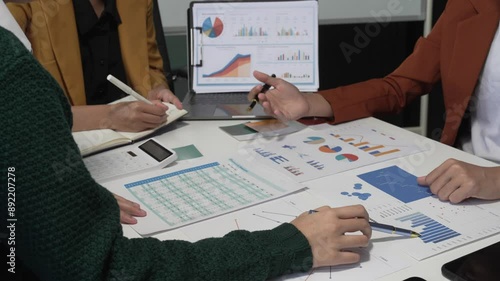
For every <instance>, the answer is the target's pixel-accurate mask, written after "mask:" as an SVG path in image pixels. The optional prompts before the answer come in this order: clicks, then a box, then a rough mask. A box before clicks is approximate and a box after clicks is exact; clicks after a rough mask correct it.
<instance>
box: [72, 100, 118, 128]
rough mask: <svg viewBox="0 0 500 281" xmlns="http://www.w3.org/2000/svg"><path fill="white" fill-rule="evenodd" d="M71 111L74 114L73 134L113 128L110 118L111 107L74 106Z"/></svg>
mask: <svg viewBox="0 0 500 281" xmlns="http://www.w3.org/2000/svg"><path fill="white" fill-rule="evenodd" d="M71 111H72V112H73V128H72V131H73V132H78V131H87V130H96V129H112V128H113V124H112V122H111V119H110V118H109V115H110V112H111V106H110V105H84V106H72V107H71Z"/></svg>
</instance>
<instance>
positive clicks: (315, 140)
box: [304, 137, 325, 144]
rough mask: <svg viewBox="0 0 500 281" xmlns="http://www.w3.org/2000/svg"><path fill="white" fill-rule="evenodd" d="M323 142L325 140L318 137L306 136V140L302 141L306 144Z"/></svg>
mask: <svg viewBox="0 0 500 281" xmlns="http://www.w3.org/2000/svg"><path fill="white" fill-rule="evenodd" d="M324 142H325V139H324V138H320V137H308V138H307V140H305V141H304V143H307V144H320V143H324Z"/></svg>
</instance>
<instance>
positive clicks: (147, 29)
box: [7, 0, 168, 105]
mask: <svg viewBox="0 0 500 281" xmlns="http://www.w3.org/2000/svg"><path fill="white" fill-rule="evenodd" d="M7 5H8V7H9V9H10V11H11V12H12V14H13V15H14V17H15V18H16V20H17V22H18V23H19V25H21V28H22V29H23V30H24V32H25V33H26V35H27V37H28V39H29V40H30V42H31V45H32V48H33V55H34V56H35V57H36V58H37V59H38V61H39V62H40V63H41V64H42V65H43V66H44V67H45V69H47V70H48V71H49V72H50V73H51V74H52V76H53V77H54V78H55V79H56V80H57V82H59V85H61V87H62V88H63V90H64V92H65V94H66V96H67V97H68V99H69V101H70V103H71V104H72V105H85V104H86V99H85V88H84V82H83V71H82V62H81V56H80V44H79V40H78V31H77V28H76V21H75V12H74V9H73V2H72V0H35V1H33V2H30V3H27V4H13V3H10V4H7ZM116 5H117V9H118V13H119V14H120V18H121V20H122V23H121V24H120V25H119V27H118V34H119V38H120V46H121V52H122V57H123V64H124V66H125V73H126V75H127V80H128V81H127V82H128V84H129V86H131V87H132V88H133V89H135V90H136V91H137V92H139V93H141V94H142V95H147V93H148V92H149V91H150V90H151V89H152V88H154V87H156V86H158V85H160V84H161V85H165V86H167V82H166V79H165V76H164V73H163V61H162V58H161V55H160V53H159V51H158V47H157V44H156V37H155V29H154V24H153V3H152V1H151V0H117V1H116ZM167 87H168V86H167Z"/></svg>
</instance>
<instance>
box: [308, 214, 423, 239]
mask: <svg viewBox="0 0 500 281" xmlns="http://www.w3.org/2000/svg"><path fill="white" fill-rule="evenodd" d="M317 212H318V211H316V210H309V214H313V213H317ZM369 223H370V226H371V227H372V229H373V230H376V231H380V232H385V233H389V234H398V235H401V236H407V237H411V238H415V237H420V236H421V235H420V234H419V233H417V232H415V231H413V230H409V229H404V228H399V227H395V226H392V225H388V224H382V223H378V222H373V221H371V222H369Z"/></svg>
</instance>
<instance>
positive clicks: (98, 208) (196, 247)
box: [0, 28, 312, 281]
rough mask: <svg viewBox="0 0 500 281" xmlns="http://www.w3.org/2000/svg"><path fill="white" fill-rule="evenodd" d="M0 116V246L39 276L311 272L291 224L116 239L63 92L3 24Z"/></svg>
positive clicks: (115, 217) (114, 210)
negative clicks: (195, 236) (187, 237)
mask: <svg viewBox="0 0 500 281" xmlns="http://www.w3.org/2000/svg"><path fill="white" fill-rule="evenodd" d="M0 115H1V120H2V125H1V128H2V131H1V134H0V147H1V149H0V153H1V157H0V163H1V165H0V167H1V174H2V183H1V186H2V188H1V189H0V197H1V199H0V200H1V208H0V214H1V215H0V220H1V224H2V227H1V228H0V237H1V236H7V237H11V238H10V240H8V242H7V241H6V240H4V241H2V244H3V245H2V246H3V247H4V248H5V246H7V251H8V254H10V253H11V252H12V249H13V250H14V251H13V252H14V254H15V262H16V264H17V265H20V264H21V262H22V264H24V266H25V267H26V268H28V269H29V270H30V271H31V272H33V273H34V274H35V275H36V276H37V278H38V279H40V280H51V281H56V280H61V281H71V280H78V281H81V280H211V281H214V280H231V281H234V280H264V279H267V278H271V277H274V276H278V275H281V274H286V273H290V272H295V271H306V270H309V269H310V268H311V265H312V254H311V249H310V246H309V244H308V242H307V239H306V238H305V237H304V236H303V235H302V234H301V233H300V232H299V231H298V230H297V229H296V228H295V227H294V226H293V225H291V224H283V225H281V226H279V227H277V228H275V229H272V230H267V231H257V232H248V231H233V232H231V233H229V234H227V235H225V236H224V237H223V238H208V239H204V240H201V241H198V242H196V243H189V242H185V241H177V240H175V241H159V240H157V239H153V238H141V239H128V238H125V237H123V234H122V230H121V226H120V222H119V209H118V205H117V203H116V201H115V199H114V198H113V196H112V194H111V193H110V192H108V191H107V190H106V189H104V188H103V187H101V186H100V185H99V184H97V183H96V182H95V181H94V180H93V179H92V178H91V177H90V174H89V173H88V172H87V170H86V168H85V166H84V164H83V162H82V159H81V156H80V154H79V150H78V148H77V146H76V144H75V143H74V141H73V139H72V136H71V126H72V121H71V110H70V106H69V105H68V103H67V100H66V98H65V96H64V95H63V93H62V90H61V89H60V88H59V87H58V85H57V83H56V81H55V80H54V79H52V78H51V77H50V75H49V74H48V73H47V72H45V71H44V70H43V68H42V67H41V66H40V65H39V64H38V63H37V62H36V61H35V59H34V58H33V57H32V56H31V55H30V54H29V52H27V51H26V50H25V48H24V47H23V46H22V45H21V43H20V42H19V41H18V40H17V39H16V38H15V37H14V36H13V35H12V34H11V33H10V32H8V31H6V30H5V29H2V28H0ZM9 172H10V174H9ZM13 179H15V182H14V180H13ZM9 182H10V185H9V184H8V183H9ZM14 184H15V186H14ZM8 187H10V190H9V191H10V194H8V189H7V188H8ZM8 197H9V198H15V202H14V201H13V199H9V202H10V208H11V209H10V212H9V209H8V208H9V206H8V205H7V204H8V203H7V198H8ZM12 203H15V206H13V205H12ZM13 207H14V208H15V209H14V208H13ZM11 215H13V216H11ZM13 218H15V219H17V221H8V219H13ZM4 223H7V224H8V225H11V226H12V224H14V225H15V229H14V230H13V229H12V228H6V227H4V226H3V225H4ZM11 230H13V231H11ZM6 232H7V233H6ZM2 234H3V235H2ZM5 234H7V235H5ZM13 235H14V236H13ZM12 237H14V239H12ZM12 241H14V242H15V245H12ZM9 243H10V244H9ZM11 247H12V248H11ZM17 269H18V268H17ZM9 274H12V273H9ZM4 276H5V275H4ZM8 279H9V280H11V279H13V278H8Z"/></svg>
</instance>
